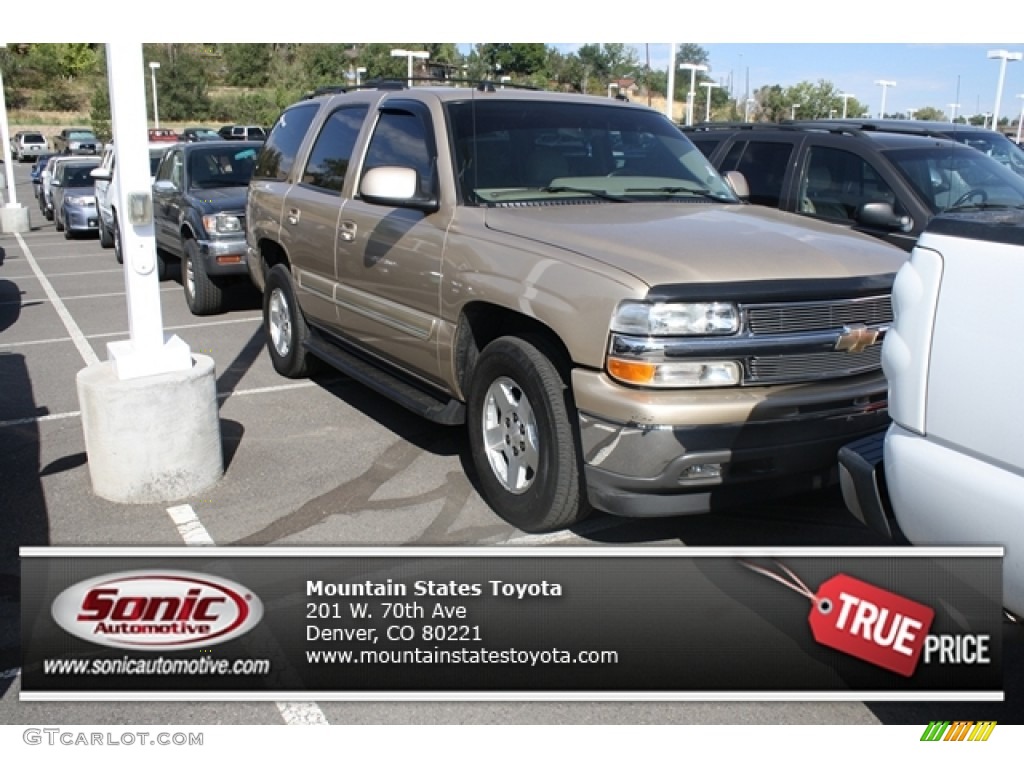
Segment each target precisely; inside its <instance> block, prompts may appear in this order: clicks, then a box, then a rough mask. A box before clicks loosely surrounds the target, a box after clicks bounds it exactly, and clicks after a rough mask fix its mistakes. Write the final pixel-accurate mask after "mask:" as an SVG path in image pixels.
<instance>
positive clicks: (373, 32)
mask: <svg viewBox="0 0 1024 768" xmlns="http://www.w3.org/2000/svg"><path fill="white" fill-rule="evenodd" d="M271 7H272V6H266V8H271ZM48 8H50V9H51V10H52V11H53V12H52V13H51V18H52V19H53V21H52V22H50V23H48V24H47V25H44V26H42V27H35V28H32V29H31V31H30V30H29V28H26V29H25V30H23V31H21V32H15V33H14V37H15V38H16V39H17V40H19V41H26V42H107V41H108V40H109V39H110V37H111V32H112V31H115V30H116V33H117V35H118V37H119V38H120V39H124V38H125V37H126V36H136V35H137V36H138V41H139V42H203V41H205V42H211V41H213V42H223V43H228V42H268V34H267V33H268V30H271V31H272V34H273V38H272V39H273V40H275V41H282V42H284V41H287V42H337V41H340V40H347V41H355V42H379V41H382V40H388V41H394V40H418V41H426V42H450V41H457V40H475V41H483V40H491V41H494V40H498V41H504V42H533V43H537V42H543V43H547V44H549V45H558V46H559V47H560V48H562V49H565V50H571V49H572V48H574V47H575V46H576V45H578V44H580V43H584V42H604V43H607V42H622V41H625V40H635V39H637V38H641V39H642V38H643V37H657V38H661V39H662V40H664V39H665V38H668V39H674V40H677V41H679V42H680V43H687V42H690V43H697V44H698V45H701V46H702V47H704V48H705V49H707V50H708V52H709V53H710V61H711V67H712V72H711V76H712V77H713V78H714V79H716V80H720V79H728V77H729V74H730V72H731V73H733V77H734V83H735V84H737V85H739V86H742V87H744V88H745V86H746V75H747V70H748V68H749V72H750V88H751V90H753V89H755V88H759V87H760V86H762V85H774V84H778V85H781V86H783V87H787V86H790V85H795V84H796V83H798V82H800V81H802V80H809V81H811V82H817V81H818V80H827V81H829V82H831V83H833V84H834V85H835V86H836V87H837V88H838V89H840V90H842V91H845V92H847V93H852V94H854V96H856V98H857V100H858V101H860V102H861V103H862V104H865V105H867V106H868V107H869V108H870V109H871V111H872V114H875V113H877V110H878V109H879V107H880V106H881V92H882V89H881V87H880V86H877V85H875V84H874V82H875V81H876V80H890V81H895V82H896V86H894V87H892V88H889V89H887V94H886V104H885V109H886V112H906V111H907V110H909V109H920V108H921V107H924V106H930V107H936V108H938V109H941V110H943V112H945V113H946V114H947V115H948V114H949V113H950V111H951V110H950V108H949V104H952V103H959V104H960V105H961V107H960V109H959V110H958V114H964V113H965V111H966V113H968V114H978V113H984V112H991V111H992V108H993V106H994V103H995V95H996V86H997V84H998V79H999V68H1000V67H999V62H998V61H995V60H990V59H988V58H987V56H986V54H987V52H988V51H990V50H998V49H1005V50H1009V51H1024V42H1017V43H1005V42H998V41H996V40H995V38H994V34H997V33H998V32H999V31H1000V30H999V29H997V28H996V26H995V25H994V23H993V15H992V14H984V13H964V12H963V11H962V9H955V8H953V7H952V6H949V7H948V8H949V9H950V10H948V11H947V10H945V8H946V7H943V6H939V5H933V6H922V5H921V4H920V3H913V2H910V1H909V0H858V3H857V4H856V7H855V9H853V10H854V11H855V12H853V11H851V9H850V8H847V9H846V12H845V13H843V14H842V16H840V15H839V14H838V13H836V12H834V11H835V9H826V8H825V7H824V6H822V4H821V3H820V2H818V1H817V0H775V2H772V3H765V2H763V1H762V0H731V2H729V3H728V4H726V3H725V2H723V0H718V2H716V3H704V4H700V3H675V4H674V5H671V6H665V5H663V4H657V5H651V6H650V7H641V6H631V5H628V4H617V5H611V6H601V5H598V4H596V3H595V4H593V5H585V4H581V3H576V2H573V3H569V2H558V0H517V2H516V3H515V4H497V5H496V4H484V3H480V2H470V1H469V0H447V2H446V3H444V4H441V5H438V4H431V3H424V2H423V0H388V3H387V6H386V12H381V9H380V7H379V6H374V5H373V4H340V5H338V4H335V5H331V4H326V3H323V2H322V0H290V2H289V3H288V13H277V14H274V15H273V16H272V18H270V19H269V21H268V17H267V15H266V13H265V11H264V10H261V9H262V8H263V6H260V7H259V8H257V7H253V8H251V9H250V12H248V13H246V14H244V15H243V16H241V17H240V16H239V14H238V12H237V6H234V5H232V4H230V3H228V4H219V5H204V6H203V9H202V15H201V16H202V18H201V20H202V23H196V19H195V18H192V17H191V16H190V14H188V13H187V12H185V11H184V10H183V11H182V12H181V13H176V14H172V15H169V16H167V15H161V16H160V18H159V25H156V24H150V23H148V22H146V21H145V20H140V21H139V23H135V24H133V23H131V21H132V20H131V19H130V18H128V17H122V18H121V21H122V22H125V23H119V24H116V25H112V24H111V15H110V14H109V13H95V14H86V15H85V16H82V15H81V14H80V13H79V12H78V11H79V10H80V4H78V3H75V2H73V1H72V0H51V4H50V5H49V6H48ZM851 8H853V7H852V6H851ZM62 9H63V10H65V11H66V13H64V12H61V11H62ZM925 9H926V10H925ZM1002 18H1003V19H1004V20H1005V26H1008V27H1010V28H1012V29H1016V30H1020V28H1021V27H1020V22H1019V14H1017V13H1016V12H1010V11H1007V12H1006V13H1005V14H1002ZM645 33H646V34H645ZM0 34H2V33H0ZM8 34H10V31H9V32H8ZM30 35H31V36H32V39H28V38H29V36H30ZM557 40H562V41H565V40H568V41H573V42H570V43H555V42H553V41H557ZM869 41H870V42H869ZM400 45H402V46H403V47H407V46H408V45H411V43H408V44H407V43H401V44H400ZM632 45H635V46H636V47H637V48H638V52H639V55H640V58H641V60H643V59H644V57H645V46H649V50H650V56H651V66H652V67H655V68H660V69H663V68H664V67H665V66H666V65H667V63H668V52H669V45H670V43H665V42H661V43H654V42H652V43H648V44H644V43H633V44H632ZM681 74H682V73H681ZM958 79H959V93H958ZM1021 93H1024V61H1018V62H1010V63H1009V64H1008V65H1007V67H1006V78H1005V84H1004V88H1003V94H1002V101H1001V109H1000V113H1001V115H1002V116H1003V117H1008V118H1010V119H1011V120H1016V119H1017V118H1018V117H1019V115H1020V110H1021V104H1022V101H1024V100H1022V99H1019V98H1017V94H1021Z"/></svg>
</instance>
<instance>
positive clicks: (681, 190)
mask: <svg viewBox="0 0 1024 768" xmlns="http://www.w3.org/2000/svg"><path fill="white" fill-rule="evenodd" d="M626 192H660V193H662V194H664V195H683V194H686V195H697V196H698V197H704V198H707V199H708V200H715V201H717V202H720V203H731V202H733V199H732V198H731V197H726V196H724V195H716V194H715V193H714V192H711V191H710V190H707V189H694V188H693V187H630V188H628V189H627V190H626Z"/></svg>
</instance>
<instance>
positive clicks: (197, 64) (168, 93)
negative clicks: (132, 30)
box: [143, 43, 210, 120]
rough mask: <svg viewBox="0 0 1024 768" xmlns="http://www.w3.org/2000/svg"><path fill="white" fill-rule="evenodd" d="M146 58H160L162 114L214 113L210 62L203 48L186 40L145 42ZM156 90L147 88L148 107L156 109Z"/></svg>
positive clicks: (194, 116)
mask: <svg viewBox="0 0 1024 768" xmlns="http://www.w3.org/2000/svg"><path fill="white" fill-rule="evenodd" d="M143 59H144V61H147V62H149V61H156V62H159V64H160V68H159V69H158V70H157V92H158V97H157V98H158V103H159V106H160V117H162V118H165V119H167V120H205V119H207V117H208V116H209V114H210V95H209V81H208V79H207V69H208V67H207V65H206V64H205V63H204V61H203V59H202V57H201V56H200V55H199V52H198V51H197V50H195V49H194V48H193V47H191V46H188V45H185V44H182V43H169V44H166V45H160V44H149V43H146V44H144V45H143ZM152 98H153V94H152V91H151V89H148V88H147V89H146V100H147V104H148V106H147V109H148V110H149V114H152V113H153V102H152Z"/></svg>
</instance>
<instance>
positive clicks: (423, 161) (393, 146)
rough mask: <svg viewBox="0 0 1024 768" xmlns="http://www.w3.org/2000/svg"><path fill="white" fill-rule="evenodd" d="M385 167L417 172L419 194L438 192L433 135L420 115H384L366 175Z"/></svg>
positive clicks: (369, 152)
mask: <svg viewBox="0 0 1024 768" xmlns="http://www.w3.org/2000/svg"><path fill="white" fill-rule="evenodd" d="M384 165H400V166H404V167H406V168H413V169H415V170H416V173H417V176H418V177H419V191H420V194H422V195H430V194H431V193H432V191H433V189H434V152H433V142H432V140H431V139H430V133H429V131H428V130H427V126H426V125H425V124H424V121H423V119H422V118H421V117H420V116H419V115H415V114H413V113H411V112H405V111H400V110H394V111H391V110H385V111H382V112H381V114H380V117H379V118H378V120H377V125H376V126H374V130H373V136H372V137H371V138H370V146H369V147H368V148H367V150H366V161H365V163H364V172H365V171H367V170H370V169H371V168H377V167H380V166H384Z"/></svg>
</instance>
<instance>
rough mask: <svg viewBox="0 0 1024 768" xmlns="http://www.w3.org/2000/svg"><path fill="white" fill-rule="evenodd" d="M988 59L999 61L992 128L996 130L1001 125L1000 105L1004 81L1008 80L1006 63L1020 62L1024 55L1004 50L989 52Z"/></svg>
mask: <svg viewBox="0 0 1024 768" xmlns="http://www.w3.org/2000/svg"><path fill="white" fill-rule="evenodd" d="M988 57H989V58H990V59H999V60H1000V62H999V85H997V86H996V105H995V107H994V108H993V109H992V115H993V117H992V127H993V128H995V127H996V126H997V125H999V105H1000V103H1001V102H1002V100H1003V81H1004V80H1005V79H1006V62H1008V61H1020V60H1021V59H1022V58H1024V53H1021V52H1020V51H1004V50H1002V49H1000V50H998V51H989V52H988Z"/></svg>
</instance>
